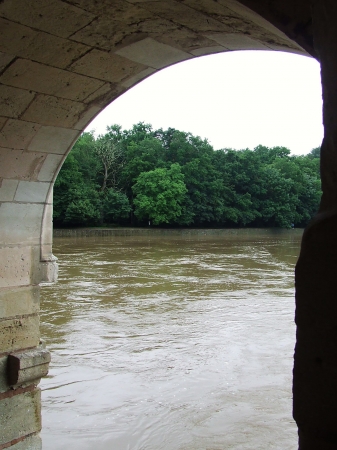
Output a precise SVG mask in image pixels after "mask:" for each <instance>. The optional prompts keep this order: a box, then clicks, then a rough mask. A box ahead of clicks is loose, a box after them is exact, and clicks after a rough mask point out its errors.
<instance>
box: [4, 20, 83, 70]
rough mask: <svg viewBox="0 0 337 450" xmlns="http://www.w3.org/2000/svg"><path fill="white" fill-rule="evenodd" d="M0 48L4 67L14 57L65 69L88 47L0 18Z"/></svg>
mask: <svg viewBox="0 0 337 450" xmlns="http://www.w3.org/2000/svg"><path fill="white" fill-rule="evenodd" d="M0 29H1V36H0V49H1V50H2V51H3V52H6V53H4V55H8V56H7V58H6V60H5V59H2V58H1V57H0V61H2V62H1V63H0V70H1V66H2V67H3V68H4V67H5V66H6V65H7V64H8V62H10V61H11V60H13V59H14V56H11V55H16V56H21V57H22V58H25V59H32V60H33V61H37V62H41V63H44V64H47V65H50V66H53V67H59V68H61V69H65V68H66V67H68V66H69V65H70V64H71V63H72V62H73V61H75V60H76V59H78V58H79V57H80V56H81V55H83V54H84V53H86V52H87V51H88V50H89V49H90V47H88V46H86V45H83V44H79V43H78V42H73V41H69V40H68V39H63V38H60V37H57V36H53V35H52V34H50V33H44V32H41V31H36V30H34V29H32V28H30V27H27V26H24V25H20V24H18V23H14V22H11V21H9V20H6V19H1V18H0Z"/></svg>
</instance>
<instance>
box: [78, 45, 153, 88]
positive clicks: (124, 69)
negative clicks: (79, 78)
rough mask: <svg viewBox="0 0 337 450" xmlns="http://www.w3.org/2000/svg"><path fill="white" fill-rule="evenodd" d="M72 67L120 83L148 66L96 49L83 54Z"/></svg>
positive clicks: (82, 72)
mask: <svg viewBox="0 0 337 450" xmlns="http://www.w3.org/2000/svg"><path fill="white" fill-rule="evenodd" d="M70 69H71V70H73V71H74V72H76V73H80V74H83V75H88V76H90V77H94V78H98V79H100V80H105V81H110V82H112V83H118V82H120V81H122V80H124V79H125V78H127V77H129V76H133V75H135V74H137V73H138V72H141V71H142V70H144V69H146V66H144V65H143V64H138V63H135V62H132V61H130V60H128V59H125V58H123V57H122V56H119V55H116V54H113V53H109V52H104V51H101V50H96V49H94V50H91V52H89V53H87V54H86V55H84V56H82V58H81V59H79V60H78V61H76V62H75V63H74V64H73V65H72V66H71V68H70Z"/></svg>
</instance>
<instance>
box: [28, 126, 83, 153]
mask: <svg viewBox="0 0 337 450" xmlns="http://www.w3.org/2000/svg"><path fill="white" fill-rule="evenodd" d="M78 135H79V132H78V130H71V129H69V128H62V127H52V126H43V127H41V128H40V129H39V131H38V132H37V133H36V135H35V136H34V138H33V139H32V141H31V143H30V144H29V146H28V150H29V151H34V152H44V153H55V154H57V155H64V154H65V153H66V151H67V150H68V149H69V148H71V147H72V146H73V144H74V143H75V142H76V139H77V137H78Z"/></svg>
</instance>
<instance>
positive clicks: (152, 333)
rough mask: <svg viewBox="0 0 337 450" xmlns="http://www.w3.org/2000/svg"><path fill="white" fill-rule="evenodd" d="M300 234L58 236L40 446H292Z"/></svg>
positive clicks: (153, 449)
mask: <svg viewBox="0 0 337 450" xmlns="http://www.w3.org/2000/svg"><path fill="white" fill-rule="evenodd" d="M301 234H302V230H285V231H277V230H237V231H224V232H222V233H221V232H219V233H218V234H215V235H212V234H210V235H208V234H207V232H200V234H193V235H188V234H182V235H177V234H176V235H172V236H169V235H165V236H159V235H156V236H152V237H151V236H124V237H123V236H111V237H100V238H95V237H90V238H57V239H55V240H54V254H55V255H56V256H57V257H58V258H59V264H60V274H59V282H58V283H57V284H55V285H49V286H44V287H43V289H42V295H41V307H42V314H41V320H42V337H43V339H44V340H45V342H46V345H47V347H48V348H49V349H50V351H51V352H52V363H51V366H50V373H49V375H48V377H47V378H45V379H43V380H42V382H41V388H42V403H43V414H42V417H43V431H42V438H43V449H44V450H59V449H61V448H62V449H71V450H91V449H94V450H158V449H163V450H224V449H235V450H245V449H247V450H248V449H249V450H271V449H279V450H287V449H295V448H297V447H296V444H297V431H296V426H295V424H294V421H293V419H292V415H291V411H292V394H291V378H292V363H293V348H294V342H295V326H294V321H293V320H294V266H295V263H296V260H297V257H298V252H299V245H300V239H301Z"/></svg>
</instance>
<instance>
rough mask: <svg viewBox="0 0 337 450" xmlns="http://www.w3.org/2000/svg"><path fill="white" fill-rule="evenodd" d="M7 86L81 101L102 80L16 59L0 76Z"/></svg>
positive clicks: (99, 84)
mask: <svg viewBox="0 0 337 450" xmlns="http://www.w3.org/2000/svg"><path fill="white" fill-rule="evenodd" d="M0 82H1V83H3V84H6V85H8V86H14V87H17V88H22V89H27V90H32V91H35V92H39V93H41V94H48V95H54V96H55V97H60V98H65V99H69V100H76V101H83V100H84V99H85V98H86V97H88V96H89V95H90V94H92V93H93V92H95V91H96V90H97V89H98V88H100V87H101V86H102V85H103V84H104V82H103V81H100V80H95V79H94V78H90V77H86V76H83V75H79V74H77V73H73V72H68V71H66V70H62V69H56V68H55V67H50V66H46V65H45V64H41V63H36V62H33V61H28V60H26V59H17V60H16V61H15V62H13V64H11V65H10V67H9V68H8V69H7V70H5V72H4V73H3V74H2V76H1V77H0Z"/></svg>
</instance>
